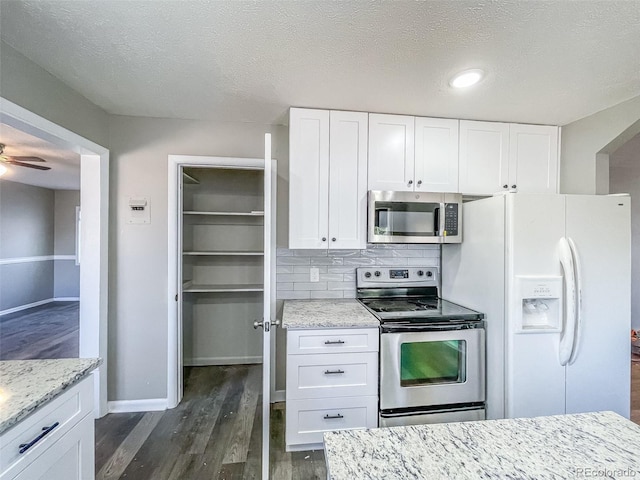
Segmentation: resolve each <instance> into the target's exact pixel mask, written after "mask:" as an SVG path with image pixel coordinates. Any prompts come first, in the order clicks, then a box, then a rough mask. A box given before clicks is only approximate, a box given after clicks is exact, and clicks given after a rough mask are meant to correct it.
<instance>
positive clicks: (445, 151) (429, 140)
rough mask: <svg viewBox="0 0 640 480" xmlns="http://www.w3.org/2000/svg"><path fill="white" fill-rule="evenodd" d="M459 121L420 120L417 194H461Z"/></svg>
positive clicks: (417, 133) (418, 124)
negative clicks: (420, 192) (459, 182)
mask: <svg viewBox="0 0 640 480" xmlns="http://www.w3.org/2000/svg"><path fill="white" fill-rule="evenodd" d="M458 124H459V121H458V120H451V119H446V118H424V117H416V119H415V129H416V137H415V138H416V139H415V149H416V150H415V152H416V153H415V170H414V171H415V181H414V187H415V191H423V192H457V191H458Z"/></svg>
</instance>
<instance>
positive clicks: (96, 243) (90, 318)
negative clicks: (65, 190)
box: [0, 97, 109, 417]
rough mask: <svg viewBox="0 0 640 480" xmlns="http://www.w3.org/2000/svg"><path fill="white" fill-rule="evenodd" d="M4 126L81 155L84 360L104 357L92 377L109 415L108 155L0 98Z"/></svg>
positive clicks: (99, 403) (99, 409) (99, 411)
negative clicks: (85, 219)
mask: <svg viewBox="0 0 640 480" xmlns="http://www.w3.org/2000/svg"><path fill="white" fill-rule="evenodd" d="M0 122H2V123H5V124H7V125H10V126H12V127H14V128H16V129H18V130H20V131H23V132H25V133H28V134H30V135H33V136H36V137H38V138H41V139H43V140H46V141H49V142H51V143H53V144H54V145H58V146H62V147H63V148H66V149H69V150H72V151H74V152H77V153H79V154H80V196H81V200H80V201H81V205H82V208H83V210H84V211H85V213H86V218H87V219H89V220H88V221H86V222H85V223H84V224H83V226H82V244H83V245H82V251H83V252H85V253H84V258H83V259H82V260H83V262H85V267H86V268H81V269H80V297H81V299H82V301H81V302H80V357H101V358H102V359H103V363H102V365H101V366H100V367H98V369H97V370H96V371H95V373H94V380H95V398H96V401H95V404H94V405H95V407H94V415H95V416H96V417H100V416H102V415H104V414H105V413H106V412H107V368H108V364H109V362H108V358H107V353H108V352H107V334H108V332H107V314H108V296H107V290H108V288H107V287H108V280H109V279H108V261H109V258H108V244H109V234H108V233H109V232H108V229H109V150H108V149H106V148H104V147H102V146H100V145H98V144H96V143H94V142H92V141H90V140H88V139H86V138H84V137H82V136H80V135H78V134H76V133H74V132H72V131H71V130H67V129H66V128H64V127H61V126H60V125H56V124H55V123H53V122H51V121H49V120H47V119H45V118H43V117H41V116H39V115H37V114H36V113H33V112H31V111H29V110H27V109H25V108H23V107H21V106H19V105H17V104H15V103H13V102H11V101H9V100H7V99H5V98H2V97H0Z"/></svg>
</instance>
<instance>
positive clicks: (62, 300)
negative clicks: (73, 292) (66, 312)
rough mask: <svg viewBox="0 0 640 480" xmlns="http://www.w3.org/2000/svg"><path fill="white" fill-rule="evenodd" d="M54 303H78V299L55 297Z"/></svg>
mask: <svg viewBox="0 0 640 480" xmlns="http://www.w3.org/2000/svg"><path fill="white" fill-rule="evenodd" d="M53 301H54V302H79V301H80V297H56V298H54V299H53Z"/></svg>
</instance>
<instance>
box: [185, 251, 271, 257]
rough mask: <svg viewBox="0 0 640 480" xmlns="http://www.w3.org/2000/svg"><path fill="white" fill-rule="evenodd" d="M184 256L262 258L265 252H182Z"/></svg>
mask: <svg viewBox="0 0 640 480" xmlns="http://www.w3.org/2000/svg"><path fill="white" fill-rule="evenodd" d="M182 254H183V255H190V256H201V257H206V256H227V257H242V256H254V257H262V256H264V252H238V251H224V252H214V251H196V250H189V251H186V252H182Z"/></svg>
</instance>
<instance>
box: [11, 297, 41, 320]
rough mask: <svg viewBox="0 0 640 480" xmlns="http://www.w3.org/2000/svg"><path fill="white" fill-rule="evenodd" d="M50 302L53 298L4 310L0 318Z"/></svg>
mask: <svg viewBox="0 0 640 480" xmlns="http://www.w3.org/2000/svg"><path fill="white" fill-rule="evenodd" d="M51 302H53V298H47V299H46V300H38V301H37V302H33V303H27V304H26V305H20V306H18V307H13V308H7V309H6V310H2V311H0V317H2V316H3V315H9V314H10V313H15V312H19V311H21V310H26V309H27V308H33V307H39V306H40V305H44V304H45V303H51Z"/></svg>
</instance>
